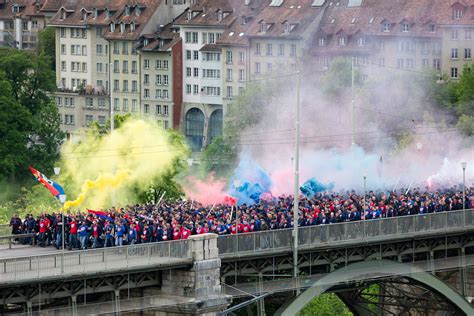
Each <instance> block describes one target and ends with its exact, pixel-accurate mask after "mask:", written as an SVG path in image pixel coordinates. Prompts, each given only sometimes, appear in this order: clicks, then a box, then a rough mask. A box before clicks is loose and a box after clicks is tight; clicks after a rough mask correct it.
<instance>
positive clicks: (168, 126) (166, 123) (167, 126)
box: [163, 120, 170, 129]
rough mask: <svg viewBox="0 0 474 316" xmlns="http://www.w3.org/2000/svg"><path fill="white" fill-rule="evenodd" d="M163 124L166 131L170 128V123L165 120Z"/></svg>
mask: <svg viewBox="0 0 474 316" xmlns="http://www.w3.org/2000/svg"><path fill="white" fill-rule="evenodd" d="M163 123H165V125H164V126H163V128H164V129H168V128H170V122H168V121H167V120H164V121H163Z"/></svg>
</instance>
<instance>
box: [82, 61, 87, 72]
mask: <svg viewBox="0 0 474 316" xmlns="http://www.w3.org/2000/svg"><path fill="white" fill-rule="evenodd" d="M82 72H87V64H86V63H82Z"/></svg>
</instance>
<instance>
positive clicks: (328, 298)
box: [299, 293, 352, 316]
mask: <svg viewBox="0 0 474 316" xmlns="http://www.w3.org/2000/svg"><path fill="white" fill-rule="evenodd" d="M299 315H300V316H332V315H338V316H351V315H352V313H351V312H350V311H349V309H348V308H347V307H346V305H344V303H343V302H342V301H341V300H340V299H339V298H338V297H337V295H336V294H334V293H325V294H323V295H321V296H318V297H316V298H315V299H313V300H312V301H311V302H310V303H309V304H308V305H306V306H305V308H304V309H303V310H302V311H301V312H300V313H299Z"/></svg>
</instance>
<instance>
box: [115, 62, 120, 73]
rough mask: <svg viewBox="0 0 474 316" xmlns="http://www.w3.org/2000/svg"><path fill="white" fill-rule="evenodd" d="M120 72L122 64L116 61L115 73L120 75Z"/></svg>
mask: <svg viewBox="0 0 474 316" xmlns="http://www.w3.org/2000/svg"><path fill="white" fill-rule="evenodd" d="M119 71H120V62H119V61H118V60H114V72H115V73H119Z"/></svg>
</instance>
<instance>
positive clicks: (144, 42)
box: [143, 38, 148, 46]
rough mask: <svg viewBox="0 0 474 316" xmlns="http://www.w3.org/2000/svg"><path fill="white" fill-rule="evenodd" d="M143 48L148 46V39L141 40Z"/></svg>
mask: <svg viewBox="0 0 474 316" xmlns="http://www.w3.org/2000/svg"><path fill="white" fill-rule="evenodd" d="M143 46H148V38H145V39H144V40H143Z"/></svg>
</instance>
